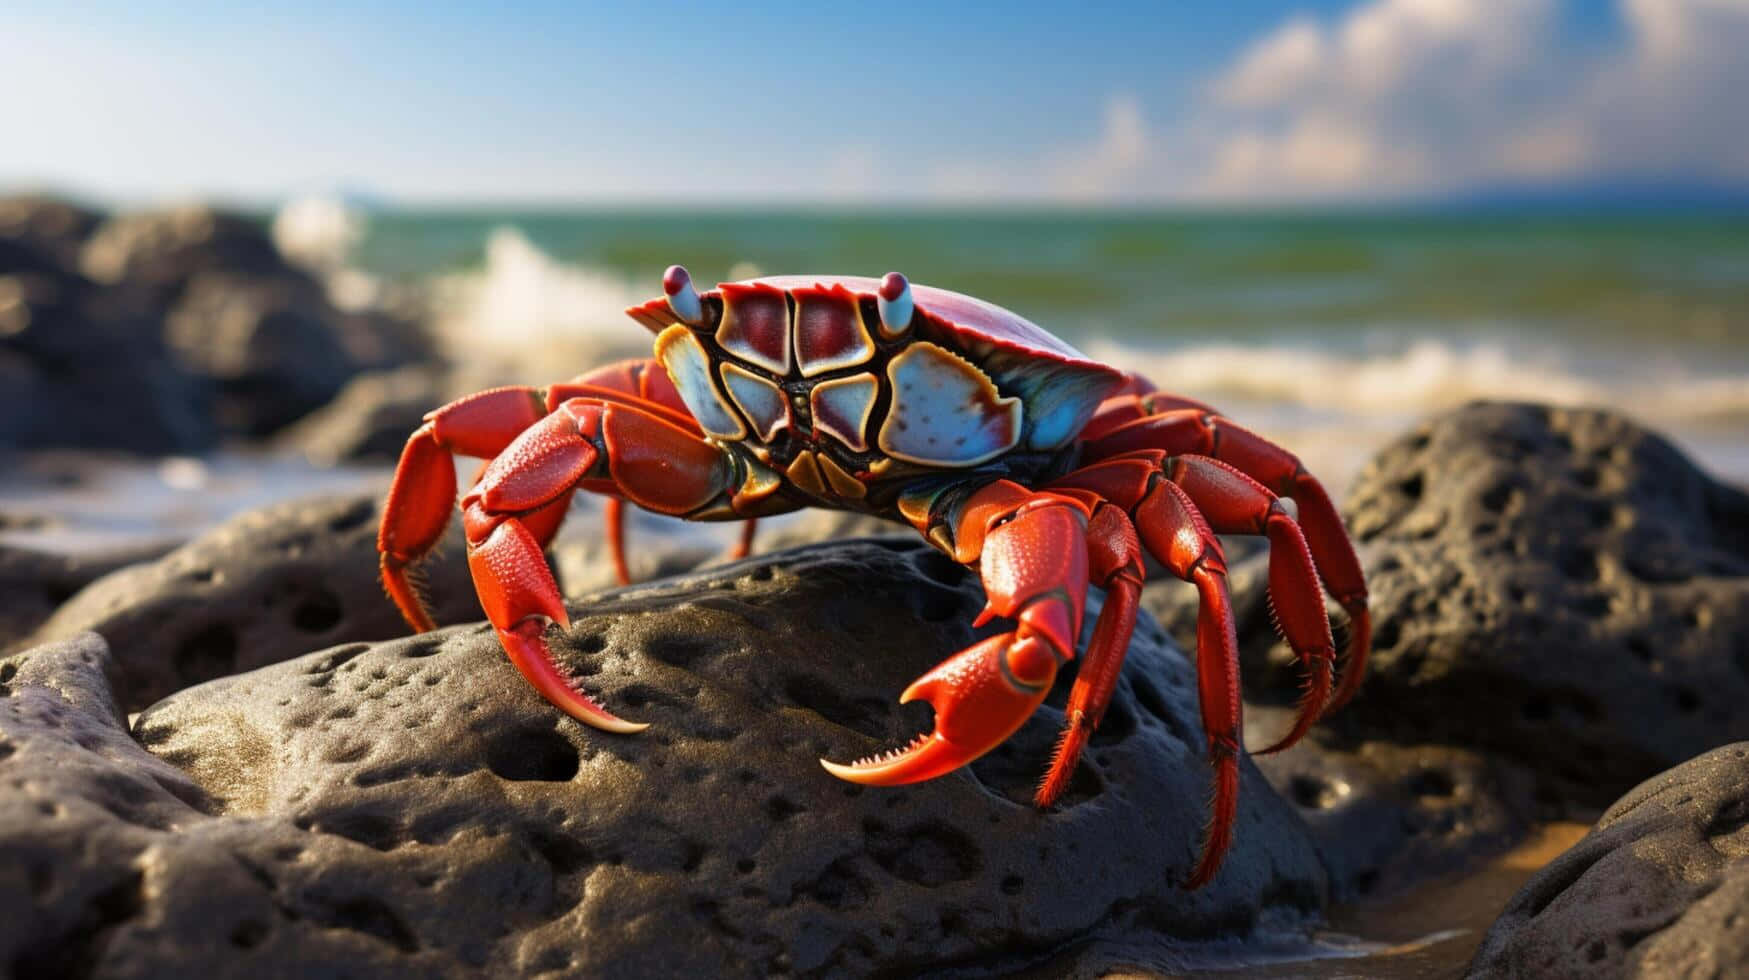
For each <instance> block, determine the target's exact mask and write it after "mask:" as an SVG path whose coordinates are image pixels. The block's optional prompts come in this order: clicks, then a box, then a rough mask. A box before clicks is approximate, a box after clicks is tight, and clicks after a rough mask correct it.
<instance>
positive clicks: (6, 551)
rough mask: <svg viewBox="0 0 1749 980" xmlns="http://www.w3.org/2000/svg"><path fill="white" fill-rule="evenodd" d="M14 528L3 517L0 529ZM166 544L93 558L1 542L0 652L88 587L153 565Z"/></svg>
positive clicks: (121, 550)
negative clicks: (121, 572) (118, 573)
mask: <svg viewBox="0 0 1749 980" xmlns="http://www.w3.org/2000/svg"><path fill="white" fill-rule="evenodd" d="M12 526H25V527H28V526H30V525H29V524H28V523H23V522H20V523H18V524H16V525H15V524H14V523H13V522H12V521H11V520H9V519H8V517H7V515H5V514H0V530H5V529H6V528H8V527H12ZM169 550H170V548H169V546H168V545H154V544H145V545H139V546H134V547H128V548H123V549H119V550H114V551H105V552H99V553H94V554H84V553H80V554H57V553H54V552H49V551H39V550H36V549H34V548H19V547H14V546H11V545H7V544H0V650H5V649H8V648H10V647H12V646H13V645H14V644H16V643H18V642H19V641H21V640H23V639H24V638H25V637H27V636H29V635H30V633H31V631H32V630H34V629H36V628H37V626H39V625H40V624H41V623H42V622H43V621H44V620H46V619H48V618H49V616H50V615H51V614H52V613H54V611H55V609H56V608H58V607H59V606H60V605H61V603H63V602H66V601H67V600H68V599H69V598H71V597H72V596H73V595H74V594H76V593H77V592H78V591H79V590H80V589H83V588H84V587H85V586H87V585H90V584H91V583H92V582H94V581H96V580H97V579H99V578H102V577H103V576H105V575H108V574H109V573H111V572H114V571H116V570H117V569H120V568H126V567H127V566H129V565H136V564H139V563H141V562H148V561H152V560H153V559H156V558H159V557H161V556H162V555H163V554H164V553H165V552H166V551H169Z"/></svg>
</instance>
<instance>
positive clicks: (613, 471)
mask: <svg viewBox="0 0 1749 980" xmlns="http://www.w3.org/2000/svg"><path fill="white" fill-rule="evenodd" d="M732 475H733V468H732V466H731V465H730V463H729V460H728V459H727V457H725V456H724V455H723V453H722V451H721V450H719V449H718V448H717V447H715V446H713V445H712V444H710V443H709V442H706V441H705V440H704V439H703V438H701V437H699V436H697V435H695V434H693V433H691V432H688V431H686V430H685V429H682V428H680V427H679V426H677V425H674V424H672V423H670V422H668V421H667V420H665V419H664V418H662V417H661V416H660V415H659V414H658V413H657V412H654V411H650V410H646V409H645V408H642V407H639V406H634V405H630V404H625V403H619V402H610V401H606V400H603V399H599V398H573V399H571V400H569V401H567V402H565V403H564V404H563V405H560V406H559V408H558V410H557V411H555V412H553V413H552V414H551V415H548V416H547V417H546V418H544V419H542V420H541V421H540V422H538V423H536V424H535V425H533V426H530V427H529V428H527V429H526V430H525V431H524V432H523V433H522V434H521V435H519V436H517V437H516V439H515V440H514V441H512V442H511V444H510V445H509V446H508V447H507V448H506V449H505V450H504V452H502V453H500V454H499V455H498V457H497V458H496V459H494V460H493V461H492V463H491V464H490V465H488V466H487V467H486V472H485V473H484V475H482V477H481V478H480V482H479V483H478V484H477V485H476V486H475V487H474V488H473V489H472V490H471V491H469V493H468V495H467V496H466V497H465V498H463V500H462V511H463V524H464V527H465V529H466V531H467V540H468V565H469V568H470V569H471V570H472V571H473V575H474V585H475V588H476V589H478V590H479V594H480V603H481V605H482V606H484V607H485V610H486V617H487V618H488V619H489V620H491V622H492V626H493V627H494V628H495V629H496V630H497V632H498V638H499V640H500V642H502V643H503V645H504V650H505V652H506V653H507V654H508V655H509V657H510V661H511V663H513V664H514V665H515V666H516V668H517V669H518V670H519V671H521V672H522V674H523V676H524V677H526V678H527V679H528V681H529V683H530V684H532V685H534V688H535V689H536V690H537V691H539V692H540V693H541V695H542V696H543V697H545V698H546V699H547V700H548V701H550V702H552V703H553V704H554V705H555V706H557V707H558V708H559V709H561V710H563V711H564V712H565V713H567V714H569V715H571V716H572V717H574V718H576V719H577V720H579V721H581V722H583V723H585V724H588V725H592V726H594V727H596V728H601V729H605V730H607V731H614V732H631V731H637V730H639V729H641V728H643V727H644V726H642V725H639V724H635V723H633V722H629V721H626V720H624V719H622V718H619V717H617V716H615V715H614V714H613V713H611V712H609V711H608V710H607V709H605V708H603V707H602V706H601V705H600V704H598V703H596V701H595V700H594V699H593V698H591V697H590V696H589V695H588V694H586V693H585V692H583V691H582V690H580V689H578V688H577V686H576V685H575V683H574V682H573V681H572V680H571V679H570V678H569V677H568V676H566V674H565V673H564V671H563V670H562V668H561V666H560V665H559V664H558V663H557V662H556V661H555V660H554V658H553V655H552V651H551V649H550V648H549V647H548V646H547V642H546V637H545V633H546V628H547V627H548V626H549V625H551V624H553V623H557V624H558V625H560V626H561V627H564V626H569V624H570V618H569V616H568V615H567V614H566V612H565V605H564V602H563V599H562V597H561V596H560V594H559V587H558V583H557V582H555V581H554V579H553V574H552V570H551V569H550V568H548V567H547V562H546V557H545V555H544V554H542V550H541V545H540V542H539V541H538V540H537V539H536V536H535V534H534V533H533V531H532V530H531V529H530V528H529V527H528V524H527V521H528V515H530V514H538V513H540V512H542V511H543V510H544V509H545V508H547V507H548V506H549V505H550V504H552V503H553V502H554V501H555V500H557V499H558V498H560V497H561V496H563V495H565V494H568V493H570V492H571V491H572V490H573V489H574V488H577V487H582V488H584V489H589V490H599V491H603V492H608V493H613V494H616V495H618V496H622V497H624V498H626V499H628V500H630V501H632V502H633V503H636V504H638V505H639V506H641V507H644V508H646V509H649V510H653V511H657V512H658V513H665V514H673V515H677V516H683V515H687V514H690V513H694V512H696V511H698V510H700V509H702V508H705V507H707V506H709V505H711V504H712V503H713V502H715V501H717V500H718V499H719V498H720V497H721V496H722V495H723V494H724V493H725V492H726V491H728V490H729V489H730V485H731V482H732Z"/></svg>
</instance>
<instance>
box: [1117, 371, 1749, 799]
mask: <svg viewBox="0 0 1749 980" xmlns="http://www.w3.org/2000/svg"><path fill="white" fill-rule="evenodd" d="M1346 510H1347V521H1348V526H1349V528H1350V531H1351V533H1352V534H1353V535H1354V537H1355V539H1356V540H1357V542H1358V543H1359V545H1360V548H1361V551H1362V554H1363V558H1364V562H1365V565H1366V572H1367V584H1368V587H1369V589H1370V591H1371V595H1372V603H1371V605H1372V609H1373V621H1374V626H1375V631H1374V644H1373V656H1372V663H1371V669H1370V670H1369V672H1368V675H1367V680H1366V683H1365V685H1364V687H1363V688H1362V689H1361V691H1360V694H1359V695H1358V696H1357V697H1356V698H1355V700H1354V701H1353V702H1352V703H1350V704H1349V705H1348V706H1347V707H1346V708H1345V709H1344V710H1343V711H1341V712H1340V713H1337V714H1335V715H1332V716H1331V717H1330V718H1329V719H1328V721H1327V722H1326V724H1327V725H1329V726H1331V727H1333V728H1334V729H1336V730H1338V731H1340V732H1343V733H1345V734H1346V735H1348V736H1349V737H1351V738H1354V739H1366V738H1382V739H1387V740H1390V741H1396V742H1400V743H1405V744H1424V743H1434V744H1444V745H1452V746H1462V747H1468V748H1474V749H1477V750H1480V751H1482V752H1484V753H1486V754H1491V755H1495V756H1497V757H1498V758H1502V759H1505V760H1508V761H1511V762H1514V763H1516V764H1519V765H1522V766H1525V767H1528V768H1529V769H1530V770H1531V771H1533V772H1534V773H1535V774H1536V777H1537V790H1536V792H1537V797H1538V800H1539V804H1540V808H1541V810H1542V812H1543V814H1544V815H1545V816H1550V817H1580V818H1589V817H1590V816H1592V815H1595V814H1596V813H1597V812H1598V811H1600V810H1601V809H1602V808H1603V807H1604V806H1607V805H1608V803H1609V802H1610V801H1611V800H1613V799H1614V798H1616V797H1617V796H1619V795H1620V794H1621V793H1622V792H1624V791H1625V790H1627V789H1628V788H1629V787H1631V786H1633V785H1634V784H1636V783H1638V782H1640V781H1641V780H1644V779H1646V778H1648V777H1649V776H1651V775H1652V774H1654V773H1657V772H1659V771H1661V770H1664V769H1667V768H1669V767H1670V766H1672V765H1675V764H1677V763H1678V762H1681V761H1682V760H1684V759H1687V758H1690V757H1692V756H1694V755H1696V754H1697V753H1700V752H1702V751H1705V750H1706V749H1708V748H1711V747H1714V746H1717V745H1720V744H1723V743H1725V742H1729V741H1734V740H1738V739H1743V738H1749V713H1746V712H1744V711H1742V710H1741V706H1742V705H1743V704H1744V703H1746V702H1749V495H1745V494H1744V493H1742V492H1741V491H1738V490H1736V489H1733V488H1731V487H1729V486H1726V485H1724V484H1721V483H1718V482H1716V481H1714V480H1713V479H1711V478H1710V477H1708V476H1707V475H1706V474H1705V473H1704V472H1702V471H1701V470H1700V469H1699V468H1697V467H1696V466H1695V465H1694V464H1693V463H1692V462H1690V461H1689V460H1688V458H1687V457H1686V456H1684V455H1683V454H1682V453H1681V452H1680V451H1679V450H1677V449H1676V448H1675V447H1674V446H1672V445H1671V444H1670V443H1669V442H1667V441H1666V440H1664V439H1662V438H1660V437H1659V436H1657V435H1655V434H1653V433H1651V432H1648V431H1646V430H1645V429H1642V428H1640V427H1638V426H1636V425H1635V424H1634V423H1632V422H1631V421H1629V420H1627V419H1626V418H1623V417H1622V416H1620V415H1616V414H1613V413H1610V412H1605V411H1600V410H1580V409H1562V408H1551V407H1546V406H1541V405H1526V404H1505V403H1475V404H1472V405H1469V406H1466V407H1464V408H1462V409H1459V410H1457V411H1454V412H1452V413H1450V414H1447V415H1444V416H1442V417H1439V418H1437V419H1434V420H1432V421H1430V422H1428V423H1426V424H1424V425H1422V426H1421V427H1419V428H1417V429H1416V430H1414V431H1412V432H1410V433H1409V434H1407V435H1406V436H1404V437H1403V438H1401V439H1399V440H1398V441H1397V442H1395V443H1393V444H1392V445H1390V446H1389V447H1387V448H1386V449H1385V450H1384V451H1383V452H1381V453H1380V454H1379V455H1378V456H1377V457H1376V458H1375V459H1374V460H1373V461H1372V462H1371V463H1370V464H1369V465H1368V466H1367V468H1366V469H1365V471H1364V472H1363V473H1362V474H1361V476H1360V477H1359V479H1358V480H1357V483H1356V485H1355V487H1354V488H1353V490H1352V492H1351V493H1350V494H1349V497H1348V500H1347V505H1346ZM1231 581H1232V585H1233V591H1234V596H1235V615H1236V619H1237V621H1238V624H1239V630H1240V642H1241V648H1242V649H1241V653H1242V659H1243V660H1244V665H1245V677H1246V682H1247V685H1248V694H1249V695H1250V696H1252V697H1254V698H1257V699H1258V700H1261V701H1265V702H1271V703H1287V702H1289V701H1291V700H1292V699H1293V698H1294V697H1296V696H1297V694H1298V690H1299V685H1300V680H1299V676H1298V674H1299V671H1298V669H1297V667H1296V665H1295V663H1294V661H1293V657H1292V655H1291V653H1290V652H1289V651H1288V650H1287V648H1286V645H1285V644H1284V643H1282V642H1281V641H1280V640H1279V638H1278V637H1277V636H1276V633H1275V630H1274V629H1273V627H1272V625H1271V623H1270V618H1269V615H1268V609H1267V604H1266V601H1265V588H1264V586H1265V582H1266V577H1265V565H1264V564H1263V563H1262V562H1260V561H1255V560H1254V561H1251V562H1247V563H1245V564H1243V565H1240V566H1238V567H1236V568H1235V569H1234V571H1233V574H1232V577H1231ZM1148 601H1149V603H1150V605H1151V607H1152V608H1153V609H1155V610H1156V611H1157V612H1160V613H1161V614H1162V618H1163V620H1165V621H1166V622H1169V623H1171V624H1173V626H1174V629H1175V630H1178V631H1182V630H1183V629H1184V628H1185V627H1186V625H1187V624H1190V623H1192V622H1194V620H1193V619H1191V618H1190V617H1191V616H1192V615H1193V612H1194V604H1193V603H1192V602H1189V601H1187V600H1186V599H1185V598H1184V597H1183V596H1182V595H1170V594H1165V593H1162V592H1155V593H1154V594H1152V595H1150V596H1149V597H1148Z"/></svg>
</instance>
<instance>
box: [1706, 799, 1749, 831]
mask: <svg viewBox="0 0 1749 980" xmlns="http://www.w3.org/2000/svg"><path fill="white" fill-rule="evenodd" d="M1745 826H1749V800H1743V799H1736V800H1732V801H1730V802H1729V803H1726V804H1725V805H1724V806H1722V807H1720V808H1719V811H1718V812H1717V813H1715V814H1713V818H1712V819H1711V820H1709V821H1707V825H1706V829H1705V830H1704V831H1702V832H1703V833H1704V834H1706V836H1707V837H1709V838H1711V837H1728V836H1730V835H1731V834H1734V833H1736V832H1737V831H1739V830H1742V829H1743V828H1744V827H1745Z"/></svg>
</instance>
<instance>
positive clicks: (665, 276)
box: [662, 265, 704, 327]
mask: <svg viewBox="0 0 1749 980" xmlns="http://www.w3.org/2000/svg"><path fill="white" fill-rule="evenodd" d="M662 292H664V293H666V294H667V296H668V308H669V309H671V310H673V311H674V315H675V316H677V317H679V318H680V319H681V322H683V323H685V324H686V325H687V326H689V327H702V326H704V301H703V300H702V299H700V298H699V295H698V290H697V289H696V288H694V287H693V285H692V275H691V274H690V273H688V272H687V271H686V266H683V265H671V266H669V267H668V271H666V272H664V273H662Z"/></svg>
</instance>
